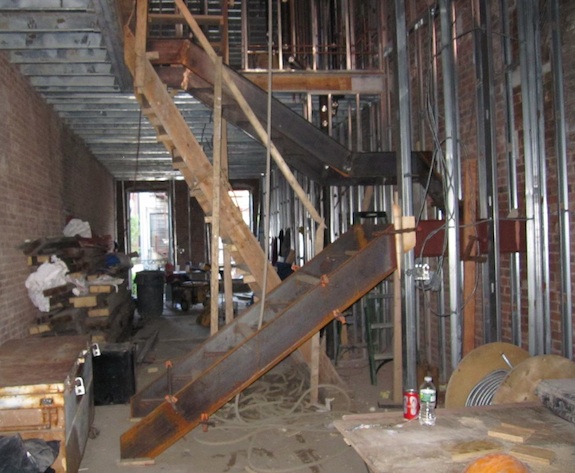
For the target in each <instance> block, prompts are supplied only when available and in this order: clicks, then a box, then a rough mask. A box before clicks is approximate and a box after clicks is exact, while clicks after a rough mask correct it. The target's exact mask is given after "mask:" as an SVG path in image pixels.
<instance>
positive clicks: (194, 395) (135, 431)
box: [120, 225, 396, 459]
mask: <svg viewBox="0 0 575 473" xmlns="http://www.w3.org/2000/svg"><path fill="white" fill-rule="evenodd" d="M395 268H396V253H395V234H394V232H393V227H392V226H387V227H381V226H378V227H374V226H367V225H365V226H362V225H355V226H354V227H352V229H351V230H350V231H348V232H347V233H346V234H344V235H343V236H342V237H340V238H339V239H338V240H336V241H335V242H334V243H332V244H331V245H329V246H328V247H327V248H326V249H325V250H324V251H322V252H321V253H319V254H318V255H317V256H316V257H315V258H313V259H312V260H311V261H310V262H309V263H307V264H306V265H305V266H303V267H302V268H301V269H300V270H299V271H297V272H295V273H294V274H292V275H291V276H289V277H288V278H287V279H285V280H284V281H283V282H282V284H280V285H279V286H278V287H277V288H276V289H274V290H273V291H271V292H270V293H269V294H267V295H266V305H265V307H264V318H263V321H264V323H263V325H262V327H261V329H259V330H258V329H257V320H258V317H259V313H260V310H261V307H260V303H257V304H255V305H254V306H252V307H250V308H249V309H248V310H247V311H246V312H244V313H243V314H242V315H240V316H239V317H238V318H237V319H235V320H234V321H233V322H232V323H230V324H228V326H226V327H225V328H224V329H223V330H222V331H220V332H218V333H216V334H214V335H213V336H212V337H210V338H209V339H208V340H207V341H206V342H204V344H202V345H201V346H200V347H198V348H197V349H196V350H194V351H193V352H191V353H190V354H188V355H186V356H185V357H183V358H182V359H180V360H176V362H175V363H174V376H176V377H177V376H179V375H181V374H183V373H185V372H188V373H189V376H188V381H187V382H185V381H184V382H185V384H183V383H182V382H180V381H182V380H180V381H177V382H176V383H174V390H176V389H177V392H175V393H174V396H175V398H176V399H177V402H176V403H175V404H170V403H168V402H167V401H165V400H164V401H163V402H161V403H160V404H159V405H157V406H156V407H155V408H154V409H153V410H152V411H151V412H150V413H149V414H148V415H146V416H145V417H144V418H143V419H142V420H141V421H140V422H139V423H138V424H136V425H134V426H133V427H132V428H131V429H129V430H128V431H126V432H125V433H124V434H123V435H122V436H121V441H120V443H121V458H123V459H128V458H142V457H148V458H155V457H156V456H158V455H159V454H161V453H162V452H163V451H165V450H166V449H167V448H169V447H170V446H171V445H172V444H174V443H175V442H176V441H177V440H179V439H180V438H181V437H183V436H184V435H186V434H187V433H188V432H189V431H191V430H192V429H193V428H194V427H196V426H197V425H199V423H200V422H201V421H202V420H203V419H205V416H207V415H210V414H212V413H214V412H215V411H216V410H217V409H219V408H220V407H221V406H223V405H224V404H225V403H226V402H228V401H229V400H231V399H232V398H233V397H234V396H235V395H236V394H238V393H240V392H241V391H242V390H243V389H245V388H246V387H247V386H249V385H250V384H251V383H252V382H253V381H255V380H256V379H258V378H259V377H260V376H262V375H263V374H264V373H266V372H267V371H268V370H270V369H271V368H272V367H273V366H275V365H276V364H277V363H279V362H280V361H281V360H283V359H284V358H285V357H286V356H288V355H289V354H290V353H292V352H293V351H294V350H296V349H297V348H298V347H299V346H300V345H301V344H303V343H305V342H306V341H307V340H309V339H310V338H311V337H312V336H313V335H314V334H315V333H317V331H319V330H320V329H321V328H323V327H324V326H325V325H327V324H328V323H329V322H331V321H332V320H333V319H334V317H336V316H337V315H338V314H340V313H341V311H343V310H345V309H346V308H348V307H349V306H351V305H352V304H353V303H354V302H355V301H357V300H358V299H359V298H361V297H362V296H363V295H364V294H366V293H367V292H368V291H370V290H371V289H372V288H373V287H374V286H375V285H377V284H378V283H379V282H381V281H382V280H383V279H385V278H386V277H387V276H389V275H390V274H391V273H392V272H393V271H394V270H395ZM254 324H255V326H254ZM242 333H246V334H247V336H246V337H243V336H242V335H241V334H242ZM236 342H239V343H236ZM230 344H231V345H234V344H235V345H234V346H229V345H230ZM214 348H219V350H220V351H219V352H218V351H216V350H214ZM196 364H199V365H200V366H201V367H200V368H199V369H198V371H200V370H201V372H198V373H196V374H194V373H193V372H192V371H193V367H194V366H195V365H196ZM178 366H179V368H178ZM160 384H162V383H161V382H160ZM166 394H167V393H166Z"/></svg>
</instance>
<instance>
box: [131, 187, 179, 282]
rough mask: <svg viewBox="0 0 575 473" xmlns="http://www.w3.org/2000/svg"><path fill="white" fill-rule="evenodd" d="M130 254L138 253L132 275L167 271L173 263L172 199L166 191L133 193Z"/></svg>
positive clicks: (134, 260)
mask: <svg viewBox="0 0 575 473" xmlns="http://www.w3.org/2000/svg"><path fill="white" fill-rule="evenodd" d="M128 207H129V208H128V211H129V216H130V218H129V223H130V225H129V240H128V241H129V243H128V244H129V251H130V252H137V253H138V255H139V256H138V257H137V258H134V259H133V263H134V267H133V268H132V273H133V274H135V273H137V272H138V271H142V270H157V269H161V270H163V269H164V267H165V265H166V263H168V262H169V261H170V260H171V259H172V255H171V247H172V245H171V234H172V229H171V225H170V221H171V219H170V205H169V195H168V192H166V191H154V192H147V191H142V192H129V194H128Z"/></svg>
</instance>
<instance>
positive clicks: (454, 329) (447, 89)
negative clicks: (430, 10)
mask: <svg viewBox="0 0 575 473" xmlns="http://www.w3.org/2000/svg"><path fill="white" fill-rule="evenodd" d="M452 8H453V6H452V1H451V0H440V2H439V17H440V23H441V51H442V52H441V66H442V72H443V97H444V99H443V100H444V115H445V156H444V159H445V176H444V179H445V181H446V182H445V188H446V199H445V221H446V225H447V255H448V264H449V272H448V277H449V314H450V316H449V318H450V326H451V367H452V369H455V368H456V367H457V365H458V364H459V361H460V359H461V347H462V345H461V301H462V294H461V287H462V283H461V262H460V261H459V245H460V241H459V196H460V186H459V183H460V181H461V178H460V171H459V167H460V163H459V129H458V123H457V122H458V117H457V114H458V106H457V94H456V90H457V82H456V80H455V53H454V41H455V40H454V37H453V13H452Z"/></svg>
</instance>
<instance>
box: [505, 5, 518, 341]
mask: <svg viewBox="0 0 575 473" xmlns="http://www.w3.org/2000/svg"><path fill="white" fill-rule="evenodd" d="M508 10H509V5H508V0H500V14H501V31H502V33H503V34H502V35H501V50H502V52H503V66H504V70H505V81H504V88H503V98H504V102H505V142H506V149H505V152H506V155H507V189H508V204H507V205H508V211H509V212H515V213H517V211H518V209H519V196H518V189H517V187H518V186H517V156H518V153H519V152H518V145H517V138H516V136H515V113H514V107H513V52H512V51H513V49H512V44H511V28H510V24H509V11H508ZM520 273H521V263H520V255H519V254H518V253H513V254H511V255H510V265H509V278H510V289H511V294H510V299H511V342H512V343H513V344H514V345H517V346H521V285H520V277H521V276H520Z"/></svg>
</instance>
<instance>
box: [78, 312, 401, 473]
mask: <svg viewBox="0 0 575 473" xmlns="http://www.w3.org/2000/svg"><path fill="white" fill-rule="evenodd" d="M198 310H201V306H199V308H198V307H197V306H194V307H193V308H192V310H190V312H189V313H188V314H184V313H182V312H181V311H179V310H172V309H171V308H166V310H165V311H164V314H163V315H162V317H161V318H159V319H155V320H154V321H151V322H146V323H149V324H154V327H157V328H159V330H160V331H159V337H158V339H157V342H156V344H155V345H154V348H153V350H152V351H150V352H148V355H147V357H146V360H145V362H144V363H141V364H139V365H138V366H137V369H136V375H137V385H138V386H144V385H146V384H147V383H148V382H149V381H151V380H153V379H155V378H156V377H157V376H158V373H159V372H160V373H161V370H162V368H163V366H164V363H165V361H166V360H172V359H175V358H177V357H178V356H180V355H183V354H185V353H186V352H188V351H189V350H191V349H193V348H194V347H195V346H197V345H198V344H199V343H201V342H202V341H203V340H205V339H206V338H207V336H208V334H209V329H208V328H206V327H202V326H200V325H198V324H197V323H196V318H197V311H198ZM144 325H146V324H144ZM347 356H348V358H347V359H345V358H344V359H342V360H341V362H340V363H338V367H337V369H338V372H339V374H340V375H341V377H342V379H343V380H344V381H346V383H347V385H348V387H349V391H348V392H340V391H339V390H338V389H335V388H332V389H330V388H327V391H326V392H325V394H326V397H332V398H334V401H333V403H332V406H331V410H330V411H328V410H326V409H321V408H320V407H321V406H309V405H308V404H307V397H306V395H305V386H303V382H302V378H301V373H297V372H296V371H294V370H293V368H292V367H291V364H290V363H287V364H284V363H282V364H280V365H279V366H278V367H277V368H274V370H273V371H272V372H271V373H270V374H269V375H266V376H264V377H263V378H262V379H261V380H260V381H257V382H256V383H254V385H252V386H251V387H250V388H248V389H247V390H246V391H245V392H244V393H242V395H241V396H240V397H239V398H238V399H237V400H236V401H237V404H236V403H230V404H228V405H226V406H224V407H223V408H222V409H220V411H218V412H217V413H216V415H214V416H212V417H211V419H210V420H212V421H214V422H215V426H213V427H210V428H209V429H208V431H207V432H204V431H203V430H202V429H201V428H196V429H195V430H193V431H192V432H190V433H189V434H188V435H186V436H185V437H184V438H183V439H181V440H180V441H178V442H177V443H176V444H174V445H173V446H172V447H170V448H169V449H167V450H166V451H165V452H164V453H162V454H161V455H159V456H158V457H157V458H156V459H155V460H154V462H153V464H145V465H144V464H139V465H138V464H130V465H127V464H126V463H125V462H120V435H121V434H122V433H123V432H125V431H126V430H128V429H129V428H130V427H131V425H132V420H131V419H130V409H129V405H127V404H126V405H124V404H122V405H106V406H97V407H96V412H95V420H94V427H95V429H97V431H98V432H99V434H98V435H97V436H96V437H95V438H93V439H89V440H88V443H87V446H86V451H85V454H84V458H83V461H82V464H81V467H80V471H84V472H99V473H101V472H105V473H115V472H123V473H125V472H126V471H131V470H133V471H145V472H146V473H155V472H173V473H179V472H195V473H217V472H222V473H224V472H226V473H227V472H251V473H256V472H257V473H288V472H291V471H309V472H313V473H320V472H322V471H325V472H328V471H329V472H330V473H343V472H346V473H349V472H362V473H363V472H366V471H367V468H366V466H365V464H364V462H363V460H361V458H360V457H359V456H358V455H357V453H356V452H355V451H354V450H353V449H352V448H351V447H349V446H347V445H346V444H345V443H344V441H343V438H342V437H341V435H340V434H339V433H338V432H337V431H336V430H335V429H334V427H333V424H332V421H333V420H335V419H339V418H341V416H342V415H344V414H346V413H350V412H369V411H373V410H376V409H377V410H379V409H380V408H379V407H378V403H387V402H388V401H387V400H386V397H387V396H388V393H389V392H390V391H391V388H392V386H391V384H390V379H391V370H392V364H391V363H388V364H387V365H385V366H384V367H383V368H382V369H381V370H380V371H379V373H378V385H377V386H372V385H371V384H370V379H369V371H368V364H367V359H362V356H361V355H357V354H356V355H347ZM350 356H355V358H354V359H351V358H349V357H350ZM304 377H305V376H304ZM134 463H136V462H134ZM143 463H149V462H143Z"/></svg>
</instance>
